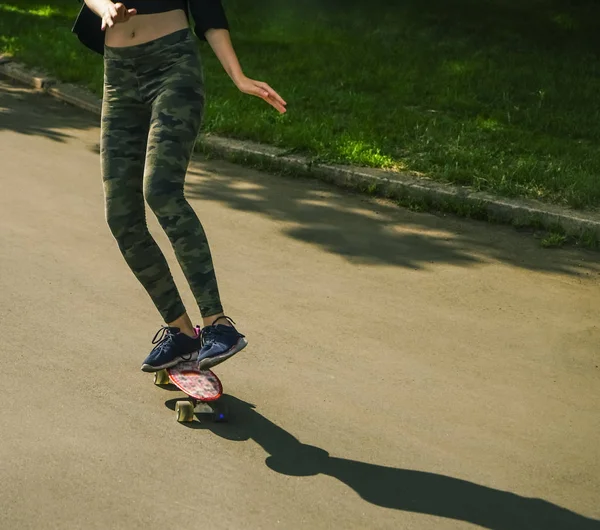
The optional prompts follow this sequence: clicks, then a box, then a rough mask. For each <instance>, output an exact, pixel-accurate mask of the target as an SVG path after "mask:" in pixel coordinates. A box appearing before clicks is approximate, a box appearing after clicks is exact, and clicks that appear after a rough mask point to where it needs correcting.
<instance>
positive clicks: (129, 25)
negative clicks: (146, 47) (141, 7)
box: [105, 9, 189, 48]
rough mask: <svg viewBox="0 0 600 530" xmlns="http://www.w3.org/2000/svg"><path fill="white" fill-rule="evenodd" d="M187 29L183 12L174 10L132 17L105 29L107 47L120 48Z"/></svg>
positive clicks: (186, 21) (187, 25)
mask: <svg viewBox="0 0 600 530" xmlns="http://www.w3.org/2000/svg"><path fill="white" fill-rule="evenodd" d="M188 27H189V23H188V19H187V17H186V15H185V11H183V10H182V9H175V10H173V11H166V12H164V13H154V14H152V15H134V16H133V17H131V18H130V19H129V20H128V21H127V22H120V23H118V24H115V25H114V26H113V27H112V28H107V29H106V39H105V43H106V45H107V46H111V47H114V48H122V47H125V46H135V45H136V44H144V43H145V42H150V41H153V40H155V39H159V38H160V37H164V36H165V35H169V34H170V33H174V32H175V31H179V30H181V29H185V28H188Z"/></svg>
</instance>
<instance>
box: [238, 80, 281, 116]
mask: <svg viewBox="0 0 600 530" xmlns="http://www.w3.org/2000/svg"><path fill="white" fill-rule="evenodd" d="M235 85H236V86H237V87H238V88H239V89H240V91H242V92H243V93H244V94H250V95H251V96H256V97H259V98H261V99H264V100H265V101H266V102H267V103H268V104H269V105H271V106H272V107H274V108H275V109H276V110H277V111H278V112H280V113H281V114H284V113H285V112H286V108H285V106H286V105H287V103H286V102H285V101H284V100H283V98H282V97H281V96H280V95H279V94H278V93H277V92H275V90H273V89H272V88H271V87H270V86H269V85H267V83H263V82H262V81H255V80H254V79H250V78H248V77H246V76H243V77H241V78H240V79H239V80H237V81H236V83H235Z"/></svg>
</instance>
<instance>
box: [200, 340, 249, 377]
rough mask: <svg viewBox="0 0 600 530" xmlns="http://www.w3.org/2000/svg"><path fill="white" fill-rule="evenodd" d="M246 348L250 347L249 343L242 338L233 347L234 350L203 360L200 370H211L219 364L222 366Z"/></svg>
mask: <svg viewBox="0 0 600 530" xmlns="http://www.w3.org/2000/svg"><path fill="white" fill-rule="evenodd" d="M246 346H248V341H247V340H246V339H245V338H244V337H242V338H240V340H239V341H238V342H237V344H236V345H235V346H233V348H231V349H230V350H229V351H226V352H225V353H222V354H221V355H216V356H214V357H207V358H206V359H202V360H201V361H199V362H198V369H199V370H201V371H202V370H210V369H211V368H213V367H214V366H217V364H221V363H222V362H223V361H226V360H227V359H229V358H231V357H233V356H234V355H235V354H236V353H239V352H241V351H242V350H243V349H244V348H245V347H246Z"/></svg>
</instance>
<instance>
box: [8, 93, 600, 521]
mask: <svg viewBox="0 0 600 530" xmlns="http://www.w3.org/2000/svg"><path fill="white" fill-rule="evenodd" d="M98 137H99V130H98V124H97V121H96V120H95V119H94V118H93V117H90V116H89V115H87V114H85V113H82V112H79V111H77V110H74V109H72V108H70V107H67V106H63V105H62V104H59V103H57V102H55V101H54V100H52V99H50V98H49V97H47V96H45V95H41V94H36V93H34V92H32V91H30V90H28V89H23V88H20V87H16V86H12V85H10V84H8V83H6V82H1V83H0V185H1V188H0V190H1V191H0V332H1V337H2V341H1V342H0V354H1V358H2V361H3V362H2V384H1V385H0V399H1V403H2V406H1V408H0V433H1V435H0V478H1V480H0V528H2V529H3V530H4V529H7V530H8V529H11V530H12V529H18V530H24V529H30V528H31V529H36V530H37V529H46V528H53V529H54V528H56V529H71V528H82V529H86V530H91V529H103V530H106V529H127V530H133V529H138V528H139V529H144V530H149V529H155V528H156V529H159V528H174V529H179V528H198V529H200V528H203V529H205V528H212V529H271V528H294V529H296V528H307V529H321V528H323V529H331V528H336V529H337V528H339V529H344V530H350V529H366V528H368V529H407V530H408V529H418V530H422V529H423V530H430V529H443V530H446V529H469V528H487V529H491V530H537V529H540V530H542V529H543V530H550V529H565V530H577V529H584V530H592V529H600V522H599V521H598V518H600V501H599V499H600V443H599V439H600V436H599V435H600V384H599V383H600V368H599V365H600V356H599V355H598V354H599V350H600V323H599V317H598V315H600V266H599V264H598V254H594V253H587V252H582V251H576V250H556V251H544V250H542V249H541V248H539V245H538V243H537V242H536V241H535V240H534V239H533V238H532V237H530V236H525V235H522V234H518V233H516V232H514V231H513V230H512V229H508V228H502V227H494V226H489V225H485V224H479V223H475V222H467V221H460V220H456V219H452V218H442V217H436V216H433V215H429V214H419V213H412V212H408V211H405V210H402V209H398V208H396V207H394V206H392V205H389V204H386V203H384V202H379V201H373V200H371V199H366V198H363V197H359V196H355V195H351V194H346V193H344V192H341V191H339V190H337V189H335V188H331V187H328V186H326V185H323V184H320V183H317V182H314V181H310V180H293V179H286V178H282V177H275V176H270V175H266V174H262V173H259V172H256V171H251V170H246V169H243V168H240V167H237V166H233V165H230V164H226V163H223V162H203V161H194V162H193V163H192V165H191V167H190V171H189V179H188V187H187V193H188V197H189V199H190V201H191V203H192V205H193V207H194V208H195V209H196V211H197V212H198V214H199V216H200V218H201V219H202V221H203V223H204V225H205V228H206V230H207V232H208V234H209V238H210V241H211V245H212V249H213V254H214V259H215V264H216V267H217V273H218V277H219V280H220V283H221V291H222V295H223V300H224V303H225V305H226V310H227V313H228V314H230V315H231V316H232V317H233V318H234V319H236V321H237V322H238V324H239V326H240V329H241V330H242V331H243V332H244V333H246V334H247V336H248V338H249V340H250V346H249V347H248V348H247V349H246V350H245V351H244V352H243V353H241V354H240V355H239V356H237V357H236V358H234V359H232V360H231V361H229V362H227V363H225V364H224V365H222V366H221V367H219V368H218V369H217V373H218V374H219V375H220V376H221V378H222V380H223V383H224V386H225V391H226V392H227V394H228V395H227V396H226V398H225V399H226V400H227V401H228V402H229V404H230V407H231V408H232V410H233V413H234V418H233V419H232V421H231V422H230V423H229V424H222V425H212V424H202V423H200V422H198V421H196V422H195V423H193V424H191V425H189V426H185V425H180V424H178V423H177V422H176V421H175V418H174V416H175V415H174V412H173V410H172V409H173V407H174V402H175V400H176V398H177V397H178V396H180V395H181V394H180V393H179V392H176V391H168V390H164V389H160V388H157V387H155V386H154V385H153V384H152V381H151V377H150V376H148V374H143V373H142V372H141V371H140V369H139V367H140V364H141V361H142V359H143V358H144V357H145V356H146V354H147V353H148V351H149V349H150V348H151V344H150V339H151V338H152V336H153V334H154V332H155V331H156V330H157V328H158V327H159V326H160V325H161V322H160V318H159V316H158V314H157V313H156V311H155V309H154V307H153V306H152V304H151V303H150V301H149V298H148V297H147V295H146V293H145V292H144V291H143V290H142V289H141V287H140V286H139V285H138V284H137V282H136V280H135V278H134V277H133V275H132V274H131V273H130V271H129V270H128V268H127V267H126V265H125V262H124V261H123V259H122V257H121V255H120V254H119V251H118V249H117V246H116V244H115V243H114V241H113V239H112V236H111V235H110V233H109V231H108V227H107V226H106V223H105V220H104V211H103V208H104V207H103V197H102V187H101V182H100V175H99V160H98ZM150 221H151V230H152V231H153V233H154V234H156V236H157V240H158V241H159V244H160V245H161V246H162V248H163V249H165V253H166V254H167V257H168V259H169V260H170V262H171V263H172V264H173V270H174V273H175V276H176V281H177V282H178V285H179V286H180V287H181V288H182V292H183V295H184V298H185V300H186V303H187V304H188V307H189V308H190V310H191V312H192V314H193V316H194V318H195V319H197V318H198V313H197V310H196V308H195V307H194V305H193V303H192V299H191V295H190V293H189V292H188V290H187V289H185V283H184V281H183V277H182V275H181V273H180V271H179V269H178V268H177V266H176V262H175V260H174V257H173V254H172V252H171V250H170V247H169V245H168V242H167V240H166V238H165V236H164V234H163V233H162V232H161V231H160V230H159V229H158V227H157V223H156V222H155V220H154V219H153V218H152V219H150Z"/></svg>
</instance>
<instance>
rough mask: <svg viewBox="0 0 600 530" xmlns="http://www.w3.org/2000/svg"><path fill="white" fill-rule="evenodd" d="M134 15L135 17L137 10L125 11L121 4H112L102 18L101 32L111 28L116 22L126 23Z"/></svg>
mask: <svg viewBox="0 0 600 530" xmlns="http://www.w3.org/2000/svg"><path fill="white" fill-rule="evenodd" d="M134 15H137V9H127V8H126V7H125V6H124V5H123V4H121V3H118V4H112V5H110V6H109V7H108V8H107V9H106V12H105V13H104V16H103V17H102V31H104V30H105V29H106V28H112V27H113V26H114V25H115V24H117V23H118V22H127V21H128V20H129V19H130V18H131V17H132V16H134Z"/></svg>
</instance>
